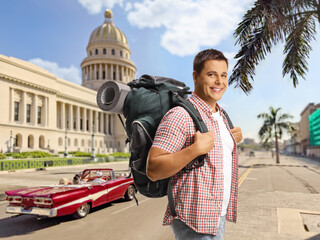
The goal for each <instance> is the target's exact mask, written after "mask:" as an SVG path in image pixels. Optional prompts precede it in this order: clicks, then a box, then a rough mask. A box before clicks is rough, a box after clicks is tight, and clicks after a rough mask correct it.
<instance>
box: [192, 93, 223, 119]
mask: <svg viewBox="0 0 320 240" xmlns="http://www.w3.org/2000/svg"><path fill="white" fill-rule="evenodd" d="M189 100H190V102H191V103H193V104H194V105H195V106H196V108H198V109H200V110H201V111H203V112H205V113H206V114H207V115H208V116H212V114H213V109H212V107H211V106H210V105H209V104H208V103H206V102H205V101H203V100H202V99H201V98H200V97H199V96H198V95H197V94H195V93H194V92H192V94H191V96H190V98H189ZM216 109H217V110H218V111H219V114H220V116H222V108H221V107H220V106H219V104H218V103H216Z"/></svg>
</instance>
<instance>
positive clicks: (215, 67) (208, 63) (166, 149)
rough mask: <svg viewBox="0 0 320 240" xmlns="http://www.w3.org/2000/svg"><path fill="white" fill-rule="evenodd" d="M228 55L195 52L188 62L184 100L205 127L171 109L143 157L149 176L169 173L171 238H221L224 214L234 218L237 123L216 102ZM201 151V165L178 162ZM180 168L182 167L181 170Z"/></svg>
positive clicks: (223, 84)
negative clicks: (190, 86)
mask: <svg viewBox="0 0 320 240" xmlns="http://www.w3.org/2000/svg"><path fill="white" fill-rule="evenodd" d="M227 71H228V60H227V58H226V57H225V56H224V55H223V53H221V52H220V51H217V50H215V49H207V50H204V51H201V52H199V53H198V54H197V55H196V57H195V59H194V62H193V80H194V92H193V93H192V95H191V97H190V98H189V101H190V102H191V103H192V104H193V105H194V107H195V108H196V109H197V110H198V111H199V113H200V115H201V117H202V118H203V120H204V122H205V124H206V125H207V128H208V130H209V132H207V133H200V132H199V131H196V126H195V124H194V122H193V120H192V118H191V117H190V116H189V114H188V113H187V111H186V110H185V109H184V108H182V107H176V108H173V109H171V110H170V111H169V112H168V113H167V114H166V115H165V116H164V117H163V119H162V121H161V123H160V125H159V127H158V130H157V133H156V136H155V138H154V142H153V145H152V148H151V149H150V152H149V158H148V162H147V175H148V177H149V178H150V179H151V180H153V181H156V180H159V179H165V178H168V177H171V179H170V181H171V185H172V193H173V200H174V205H175V212H173V213H172V212H171V211H170V208H169V206H168V207H167V210H166V213H165V217H164V221H163V224H164V225H170V224H171V227H172V229H173V232H174V235H175V238H176V239H183V240H186V239H214V240H220V239H224V226H225V219H227V220H228V221H231V222H236V219H237V195H238V153H237V147H236V143H239V142H240V141H241V140H242V133H241V129H240V128H239V127H235V128H234V129H230V128H229V126H228V122H227V119H226V116H225V115H224V114H223V111H222V109H221V107H220V106H219V105H218V104H217V102H218V101H219V100H220V99H221V98H222V96H223V94H224V92H225V91H226V89H227V85H228V80H227ZM202 154H206V158H205V162H204V165H203V166H202V167H198V168H193V169H191V170H190V171H184V170H183V168H184V167H185V166H186V165H187V164H189V163H190V162H191V161H192V160H193V159H195V158H196V157H198V156H199V155H202ZM181 170H182V171H181Z"/></svg>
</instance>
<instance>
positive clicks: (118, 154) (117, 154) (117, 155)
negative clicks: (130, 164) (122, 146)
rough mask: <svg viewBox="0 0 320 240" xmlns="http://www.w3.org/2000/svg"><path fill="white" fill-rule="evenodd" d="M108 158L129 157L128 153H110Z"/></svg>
mask: <svg viewBox="0 0 320 240" xmlns="http://www.w3.org/2000/svg"><path fill="white" fill-rule="evenodd" d="M109 156H113V157H125V158H127V157H130V153H123V152H115V153H111V154H109Z"/></svg>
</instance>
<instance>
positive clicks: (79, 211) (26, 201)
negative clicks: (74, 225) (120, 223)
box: [5, 168, 136, 218]
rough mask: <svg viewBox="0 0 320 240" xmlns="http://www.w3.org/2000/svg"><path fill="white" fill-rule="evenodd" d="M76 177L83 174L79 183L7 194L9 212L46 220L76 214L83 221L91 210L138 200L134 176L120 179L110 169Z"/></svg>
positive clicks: (89, 170) (90, 171)
mask: <svg viewBox="0 0 320 240" xmlns="http://www.w3.org/2000/svg"><path fill="white" fill-rule="evenodd" d="M98 172H99V174H98ZM101 173H102V174H101ZM76 175H78V176H79V175H80V183H79V184H70V183H69V184H67V185H51V186H41V187H31V188H25V189H20V190H14V191H7V192H5V193H6V195H7V201H8V202H9V205H8V206H7V208H6V212H7V213H12V214H31V215H38V216H46V217H57V216H64V215H71V214H72V215H73V217H75V218H83V217H85V216H87V214H88V213H89V211H90V209H91V208H94V207H97V206H100V205H102V204H105V203H108V202H111V201H114V200H117V199H120V198H125V199H126V200H132V199H133V198H135V193H136V186H135V184H134V182H133V178H132V177H131V176H130V175H129V176H127V177H126V176H116V174H115V172H114V171H113V169H110V168H95V169H85V170H84V171H83V172H82V173H80V174H76ZM101 175H102V176H101ZM98 177H99V178H101V179H103V180H104V181H103V182H102V181H101V182H102V183H99V182H98V183H97V182H96V181H95V180H96V178H98ZM99 180H100V179H99Z"/></svg>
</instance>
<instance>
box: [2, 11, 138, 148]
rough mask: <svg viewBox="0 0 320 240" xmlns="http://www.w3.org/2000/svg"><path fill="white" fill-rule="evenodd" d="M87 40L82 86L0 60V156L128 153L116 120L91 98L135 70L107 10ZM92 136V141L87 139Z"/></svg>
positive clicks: (5, 58) (124, 80)
mask: <svg viewBox="0 0 320 240" xmlns="http://www.w3.org/2000/svg"><path fill="white" fill-rule="evenodd" d="M104 16H105V21H104V22H103V24H102V25H101V26H99V27H97V28H96V29H94V30H93V32H92V33H91V35H90V38H89V42H88V46H87V49H86V52H87V57H86V58H85V59H84V60H83V61H82V63H81V70H82V84H81V85H82V86H80V85H77V84H75V83H72V82H69V81H67V80H64V79H61V78H59V77H57V76H55V75H53V74H52V73H50V72H48V71H46V70H44V69H42V68H40V67H38V66H36V65H34V64H32V63H30V62H26V61H23V60H21V59H17V58H13V57H8V56H4V55H1V54H0V100H1V115H0V148H1V152H3V153H5V152H12V151H13V152H23V151H37V150H40V151H50V152H55V153H56V152H59V151H64V149H65V144H67V149H68V151H84V152H90V151H91V146H92V142H91V141H92V139H94V148H95V153H112V152H127V151H128V148H127V146H126V144H125V140H126V138H127V137H126V135H125V132H124V130H123V127H122V125H121V122H120V120H119V119H118V116H117V115H116V114H111V113H106V112H103V111H102V110H100V108H98V106H97V103H96V95H97V90H98V89H99V87H100V86H101V85H102V84H103V83H104V82H105V81H106V80H112V81H116V82H119V83H128V82H129V81H131V80H132V79H134V78H135V72H136V67H135V65H134V63H133V62H132V61H131V60H130V55H131V51H130V49H129V45H128V40H127V38H126V36H125V34H124V33H123V32H122V31H121V30H120V29H119V28H117V27H116V26H115V25H114V23H113V14H112V12H111V10H106V11H105V13H104ZM92 136H94V137H92Z"/></svg>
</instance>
